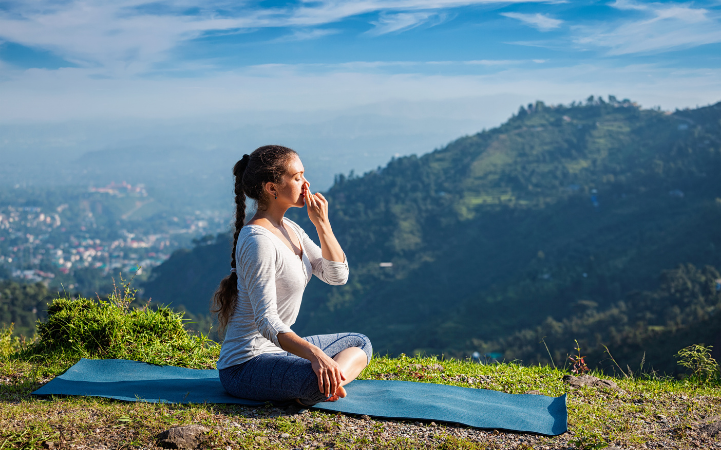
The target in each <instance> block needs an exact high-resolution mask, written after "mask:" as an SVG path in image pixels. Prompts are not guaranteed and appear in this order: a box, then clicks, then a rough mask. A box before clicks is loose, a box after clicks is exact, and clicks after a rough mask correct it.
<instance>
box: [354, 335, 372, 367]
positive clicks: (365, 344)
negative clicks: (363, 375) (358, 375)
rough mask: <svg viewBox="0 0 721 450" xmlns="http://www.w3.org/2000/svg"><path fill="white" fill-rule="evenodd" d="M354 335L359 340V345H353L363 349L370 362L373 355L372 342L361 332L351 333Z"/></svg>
mask: <svg viewBox="0 0 721 450" xmlns="http://www.w3.org/2000/svg"><path fill="white" fill-rule="evenodd" d="M353 335H354V336H356V337H357V338H358V339H359V340H360V342H359V344H361V345H356V346H355V347H358V348H360V349H361V350H363V351H364V352H365V354H366V356H367V357H368V363H370V362H371V358H372V357H373V344H371V340H370V339H368V336H366V335H365V334H361V333H353Z"/></svg>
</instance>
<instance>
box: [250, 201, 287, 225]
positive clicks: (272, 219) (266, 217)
mask: <svg viewBox="0 0 721 450" xmlns="http://www.w3.org/2000/svg"><path fill="white" fill-rule="evenodd" d="M273 206H274V205H271V206H269V207H268V209H266V210H264V211H256V213H255V215H254V216H253V218H252V219H251V220H250V221H251V222H255V221H261V220H263V221H268V222H269V223H270V225H272V226H274V227H276V228H281V227H282V224H283V216H285V212H286V211H287V210H288V208H283V207H280V206H278V207H273Z"/></svg>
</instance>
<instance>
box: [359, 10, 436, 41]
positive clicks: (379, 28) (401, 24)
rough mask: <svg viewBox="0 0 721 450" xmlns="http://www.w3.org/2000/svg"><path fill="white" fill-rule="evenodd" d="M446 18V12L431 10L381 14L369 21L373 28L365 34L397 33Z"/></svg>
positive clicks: (432, 24) (433, 23) (434, 23)
mask: <svg viewBox="0 0 721 450" xmlns="http://www.w3.org/2000/svg"><path fill="white" fill-rule="evenodd" d="M446 18H447V15H446V14H438V13H432V12H426V11H421V12H413V13H397V14H381V15H380V17H379V18H378V20H377V21H374V22H371V23H372V24H373V28H372V29H371V30H369V31H367V32H366V33H365V34H367V35H370V36H380V35H382V34H388V33H398V32H402V31H407V30H410V29H412V28H416V27H417V26H419V25H423V24H426V23H427V24H429V25H431V26H434V25H438V24H440V23H442V22H444V21H445V20H446Z"/></svg>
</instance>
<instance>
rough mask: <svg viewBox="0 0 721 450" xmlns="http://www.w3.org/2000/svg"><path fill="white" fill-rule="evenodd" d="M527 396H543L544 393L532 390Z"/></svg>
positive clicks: (527, 392)
mask: <svg viewBox="0 0 721 450" xmlns="http://www.w3.org/2000/svg"><path fill="white" fill-rule="evenodd" d="M526 394H531V395H543V392H541V391H536V390H533V389H531V390H530V391H526Z"/></svg>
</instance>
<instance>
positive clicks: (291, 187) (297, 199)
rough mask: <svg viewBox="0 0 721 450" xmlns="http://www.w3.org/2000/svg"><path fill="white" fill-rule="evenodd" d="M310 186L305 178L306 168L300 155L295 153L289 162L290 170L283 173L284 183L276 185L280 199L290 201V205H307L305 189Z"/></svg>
mask: <svg viewBox="0 0 721 450" xmlns="http://www.w3.org/2000/svg"><path fill="white" fill-rule="evenodd" d="M308 186H310V183H308V180H306V179H305V168H304V167H303V163H302V162H301V161H300V158H299V157H298V155H293V156H291V158H290V161H289V162H288V170H287V171H286V173H285V175H283V185H282V186H276V190H277V192H278V200H275V199H272V200H271V201H283V202H288V203H289V204H290V206H297V207H301V208H302V207H303V206H305V191H306V189H308Z"/></svg>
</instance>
